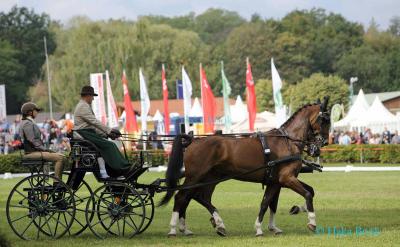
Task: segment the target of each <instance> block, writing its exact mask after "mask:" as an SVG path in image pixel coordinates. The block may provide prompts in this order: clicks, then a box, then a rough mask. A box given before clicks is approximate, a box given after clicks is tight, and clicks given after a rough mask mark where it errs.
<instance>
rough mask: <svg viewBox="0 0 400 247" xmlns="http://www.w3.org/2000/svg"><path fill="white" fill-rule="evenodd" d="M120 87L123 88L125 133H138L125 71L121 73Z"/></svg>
mask: <svg viewBox="0 0 400 247" xmlns="http://www.w3.org/2000/svg"><path fill="white" fill-rule="evenodd" d="M122 86H123V88H124V106H125V131H126V133H132V132H137V131H138V126H137V123H136V116H135V112H134V111H133V107H132V101H131V96H129V91H128V80H127V79H126V74H125V70H124V71H123V72H122Z"/></svg>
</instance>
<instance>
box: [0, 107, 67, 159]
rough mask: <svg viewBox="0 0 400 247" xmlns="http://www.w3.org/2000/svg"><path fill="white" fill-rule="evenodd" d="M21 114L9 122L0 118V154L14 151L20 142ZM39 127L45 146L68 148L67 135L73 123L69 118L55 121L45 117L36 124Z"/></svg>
mask: <svg viewBox="0 0 400 247" xmlns="http://www.w3.org/2000/svg"><path fill="white" fill-rule="evenodd" d="M20 124H21V116H19V115H18V116H17V117H16V118H15V120H14V122H12V123H9V122H8V121H7V120H6V119H2V120H0V154H8V153H11V152H13V151H15V149H16V147H18V146H20V144H21V136H20V131H19V130H20ZM37 125H38V126H39V128H40V131H41V135H42V139H43V142H44V144H45V146H46V148H48V149H50V150H53V151H56V152H65V151H68V150H69V139H68V138H67V135H68V134H69V133H70V132H71V131H72V128H73V123H72V121H71V120H70V119H64V120H60V121H58V122H56V121H55V120H49V119H46V120H45V121H44V122H43V123H38V124H37Z"/></svg>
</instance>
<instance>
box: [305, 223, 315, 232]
mask: <svg viewBox="0 0 400 247" xmlns="http://www.w3.org/2000/svg"><path fill="white" fill-rule="evenodd" d="M307 227H308V229H310V231H312V232H315V230H316V229H317V226H314V225H312V224H307Z"/></svg>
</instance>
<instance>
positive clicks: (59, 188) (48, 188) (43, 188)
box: [23, 186, 66, 192]
mask: <svg viewBox="0 0 400 247" xmlns="http://www.w3.org/2000/svg"><path fill="white" fill-rule="evenodd" d="M23 191H43V192H50V191H58V192H65V191H66V188H65V187H63V186H57V187H54V186H37V187H33V188H24V189H23Z"/></svg>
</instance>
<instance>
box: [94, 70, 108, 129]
mask: <svg viewBox="0 0 400 247" xmlns="http://www.w3.org/2000/svg"><path fill="white" fill-rule="evenodd" d="M90 86H92V87H93V88H94V91H95V92H97V94H98V95H99V96H97V97H94V99H93V101H92V110H93V112H94V115H95V116H96V118H97V119H98V120H99V121H101V122H102V123H103V124H107V114H106V104H105V101H104V84H103V73H95V74H90Z"/></svg>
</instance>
